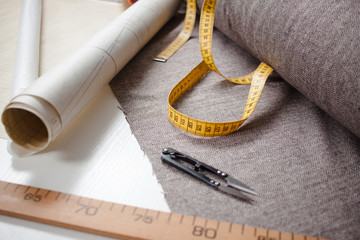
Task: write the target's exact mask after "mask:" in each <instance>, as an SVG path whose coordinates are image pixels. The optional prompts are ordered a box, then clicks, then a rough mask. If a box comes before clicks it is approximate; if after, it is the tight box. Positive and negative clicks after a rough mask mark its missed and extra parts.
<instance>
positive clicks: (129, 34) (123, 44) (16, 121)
mask: <svg viewBox="0 0 360 240" xmlns="http://www.w3.org/2000/svg"><path fill="white" fill-rule="evenodd" d="M179 4H180V0H167V1H163V0H141V1H138V2H137V3H136V4H134V5H132V6H131V7H129V8H128V9H127V10H126V11H124V12H123V13H122V14H121V15H120V16H119V17H118V18H116V19H115V20H114V21H113V22H112V23H110V24H109V25H108V26H106V27H105V28H104V29H103V30H101V31H100V32H99V33H97V34H96V35H95V36H94V37H93V38H92V39H90V40H89V41H88V42H87V43H85V45H84V46H82V47H81V48H80V49H78V50H77V51H76V52H74V53H73V54H71V55H70V56H69V57H68V58H67V59H65V60H64V61H62V62H61V63H60V64H58V65H57V66H56V67H54V68H53V69H51V70H50V71H49V72H47V73H45V74H44V75H43V76H41V77H40V78H38V79H37V80H36V81H35V82H34V83H33V84H32V85H31V86H30V87H29V88H27V89H26V90H24V91H23V92H21V93H20V94H18V95H17V96H15V97H14V98H13V99H12V100H11V102H10V103H9V104H8V105H7V107H6V108H5V110H4V112H3V114H2V122H3V123H4V125H5V128H6V131H7V133H8V135H9V136H10V138H11V139H12V141H13V142H14V143H15V144H17V145H19V146H21V147H23V148H26V149H28V150H30V151H33V152H38V151H41V150H43V149H45V148H46V147H47V146H48V145H49V144H50V143H51V142H52V141H53V140H54V139H55V138H56V137H57V136H58V135H59V133H60V132H61V131H62V130H63V129H64V128H65V127H66V126H67V125H68V124H69V123H70V121H71V120H72V119H74V118H75V116H77V115H78V113H79V112H80V111H81V110H82V109H83V108H84V107H85V106H86V105H87V104H88V103H89V102H90V101H91V100H92V99H93V98H94V97H95V96H96V94H97V93H98V92H99V91H100V90H101V89H102V88H103V87H104V86H105V85H106V84H107V83H108V82H109V81H110V80H111V79H112V78H113V77H114V76H115V75H116V74H117V73H118V72H119V71H120V70H121V69H122V68H123V67H124V65H125V64H126V63H127V62H128V61H129V60H130V59H131V58H132V57H133V56H135V54H136V53H137V52H138V51H139V50H140V49H141V48H142V47H143V46H144V45H145V44H146V43H147V42H148V41H149V40H150V39H151V37H152V36H154V35H155V33H156V32H157V31H158V30H160V28H161V27H162V26H163V25H164V24H165V23H166V22H167V21H168V20H169V19H170V17H171V16H172V15H173V14H174V13H175V11H176V9H177V7H178V6H179Z"/></svg>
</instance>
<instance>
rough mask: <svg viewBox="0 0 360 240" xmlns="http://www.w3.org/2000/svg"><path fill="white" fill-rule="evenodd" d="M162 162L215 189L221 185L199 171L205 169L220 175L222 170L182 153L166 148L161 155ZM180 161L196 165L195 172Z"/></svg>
mask: <svg viewBox="0 0 360 240" xmlns="http://www.w3.org/2000/svg"><path fill="white" fill-rule="evenodd" d="M176 159H178V160H176ZM161 160H162V161H163V162H165V163H168V164H170V165H172V166H173V167H176V168H177V169H179V170H181V171H183V172H185V173H187V174H190V175H192V176H193V177H196V178H198V179H199V180H201V181H203V182H205V183H207V184H209V185H211V186H213V187H219V186H220V183H218V182H216V181H214V180H213V179H211V178H209V177H207V176H205V175H204V174H201V173H199V172H198V171H199V169H203V170H207V171H209V172H212V173H214V174H218V171H220V170H218V169H216V168H213V167H211V166H209V165H207V164H205V163H203V162H200V161H198V160H196V159H193V158H191V157H189V156H186V155H185V154H182V153H181V152H178V151H176V150H175V149H172V148H164V149H163V150H162V153H161ZM179 160H181V161H184V162H187V163H189V164H191V165H194V167H195V170H194V169H191V168H189V167H187V166H185V165H184V164H182V163H181V162H179ZM220 172H221V171H220Z"/></svg>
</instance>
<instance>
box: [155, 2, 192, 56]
mask: <svg viewBox="0 0 360 240" xmlns="http://www.w3.org/2000/svg"><path fill="white" fill-rule="evenodd" d="M195 20H196V0H188V1H187V8H186V14H185V20H184V26H183V28H182V29H181V31H180V33H179V35H178V36H177V37H176V38H175V40H174V41H172V42H171V43H170V45H169V46H168V47H167V48H165V49H164V50H163V51H162V52H160V53H159V54H158V55H157V56H156V57H154V58H153V59H154V60H155V61H158V62H166V61H167V60H168V59H169V58H170V57H171V56H172V55H173V54H174V53H175V52H176V51H177V50H179V48H181V46H182V45H184V44H185V42H186V41H187V40H188V39H189V38H190V36H191V33H192V31H193V29H194V25H195Z"/></svg>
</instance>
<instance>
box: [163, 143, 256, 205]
mask: <svg viewBox="0 0 360 240" xmlns="http://www.w3.org/2000/svg"><path fill="white" fill-rule="evenodd" d="M161 160H162V161H163V162H165V163H168V164H170V165H172V166H174V167H176V168H178V169H180V170H182V171H184V172H185V173H187V174H190V175H192V176H193V177H196V178H198V179H199V180H201V181H203V182H205V183H207V184H209V185H211V186H213V187H215V188H217V189H219V190H221V191H224V192H226V193H228V194H231V195H233V196H235V197H239V198H242V199H244V200H250V199H249V198H248V197H247V196H246V195H244V194H243V193H242V192H241V191H243V192H247V193H250V194H253V195H258V194H257V193H256V192H255V191H254V190H253V189H251V188H250V187H248V186H247V185H245V184H244V183H242V182H240V181H239V180H237V179H235V178H233V177H231V176H229V175H228V174H226V173H225V172H223V171H221V170H219V169H216V168H214V167H212V166H210V165H207V164H206V163H203V162H201V161H199V160H196V159H194V158H192V157H190V156H187V155H185V154H183V153H181V152H179V151H177V150H175V149H173V148H164V149H163V150H162V154H161ZM181 161H184V162H186V163H189V164H191V165H193V166H194V169H191V168H189V167H187V166H185V165H184V164H183V163H181ZM200 170H203V171H207V172H210V173H212V174H215V175H217V176H218V177H220V178H222V179H224V180H225V181H226V184H227V186H225V185H222V184H221V183H219V182H217V181H215V180H213V179H211V178H209V177H207V176H206V175H204V174H202V173H200V172H199V171H200Z"/></svg>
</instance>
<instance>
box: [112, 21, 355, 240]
mask: <svg viewBox="0 0 360 240" xmlns="http://www.w3.org/2000/svg"><path fill="white" fill-rule="evenodd" d="M182 19H183V17H181V16H180V17H177V18H175V19H173V20H172V21H171V22H170V23H169V24H168V25H166V26H165V28H164V29H162V31H161V32H160V33H159V34H158V35H157V36H156V37H155V38H154V39H153V40H152V41H151V42H150V43H149V44H148V45H147V46H146V47H145V48H144V49H143V50H142V51H141V52H139V54H138V55H137V56H136V57H135V58H134V59H133V60H132V61H131V62H129V63H128V64H127V66H126V67H125V68H124V69H123V70H122V71H121V72H120V73H119V74H118V75H117V76H116V77H115V79H114V80H113V81H112V82H111V87H112V89H113V90H114V92H115V93H116V96H117V98H118V100H119V102H120V104H121V106H122V108H123V110H124V111H125V113H126V114H127V119H128V121H129V123H130V126H131V128H132V132H133V133H134V135H135V136H136V138H137V139H138V141H139V143H140V146H141V147H142V149H143V150H144V151H145V153H146V154H147V155H148V157H149V159H150V161H151V162H152V165H153V169H154V172H155V174H156V176H157V178H158V180H159V182H160V183H161V185H162V186H163V189H164V192H165V197H166V200H167V202H168V204H169V206H170V208H171V210H172V211H173V212H177V213H182V214H189V215H196V216H200V217H207V218H211V219H216V220H221V221H229V222H236V223H241V224H248V225H252V226H256V227H263V228H271V229H276V230H281V231H287V232H294V233H298V234H306V235H312V236H317V237H324V238H330V239H339V240H342V239H343V240H349V239H354V240H355V239H360V228H359V226H360V205H359V202H360V140H359V138H357V137H356V136H355V135H354V134H352V133H351V132H350V131H348V130H347V129H345V128H344V127H343V126H342V125H341V124H339V123H338V122H337V121H335V120H334V119H333V118H331V117H330V116H329V115H328V114H326V113H325V112H324V111H322V110H321V109H320V108H318V107H317V106H316V105H315V104H313V103H312V102H311V101H310V100H308V98H306V97H304V96H303V95H302V94H301V93H300V92H298V91H297V90H296V89H295V88H293V87H291V86H290V85H289V84H288V83H287V82H286V81H284V80H283V79H281V78H280V77H279V76H278V75H277V74H276V73H274V74H272V75H271V77H270V79H269V80H268V81H267V83H266V85H265V88H264V92H263V94H262V96H261V97H260V101H259V103H258V105H257V107H256V109H255V111H254V113H253V115H252V116H251V117H250V118H249V119H248V120H247V121H246V122H245V124H244V126H243V127H242V128H241V129H240V130H239V131H237V132H235V133H233V134H230V135H227V136H223V137H217V138H200V137H194V136H192V135H189V134H187V133H185V132H182V131H181V130H179V129H177V128H175V127H174V126H172V125H171V123H170V122H169V121H168V117H167V113H168V111H167V97H168V94H169V92H170V90H171V88H172V87H173V86H174V85H175V84H176V83H177V82H178V81H180V79H181V78H183V77H184V76H185V75H186V74H187V73H189V71H190V70H191V69H192V68H193V67H195V66H196V65H197V64H198V63H200V61H201V60H202V58H201V55H200V49H199V42H198V41H199V39H198V32H197V31H198V27H197V26H196V29H195V30H194V33H193V35H192V38H191V39H190V40H189V41H188V42H187V43H186V44H185V45H184V47H183V48H181V49H180V50H179V51H178V52H177V53H176V54H175V55H174V56H173V57H172V58H171V59H170V60H169V61H168V62H166V63H165V64H163V63H158V62H154V61H152V57H154V56H155V55H156V54H157V53H158V52H159V51H160V50H162V49H163V48H164V47H165V46H167V45H168V44H169V43H170V42H171V40H173V39H174V38H175V36H176V35H177V34H178V33H179V31H180V29H181V27H182V25H181V23H182ZM214 60H215V62H216V64H217V66H218V67H219V69H220V71H221V72H223V73H224V74H225V75H226V76H231V77H236V76H240V75H242V74H246V73H249V72H250V71H252V70H254V69H255V68H256V67H257V65H258V63H259V60H258V59H256V58H254V57H252V56H251V55H250V54H249V53H247V52H246V51H244V50H243V49H242V48H240V47H239V46H238V44H236V43H234V42H233V41H232V40H230V39H229V38H227V37H226V36H225V35H223V34H222V33H221V32H219V31H217V30H215V32H214ZM248 91H249V86H248V85H245V86H243V85H236V84H232V83H230V82H228V81H226V80H224V79H222V78H220V77H219V76H218V75H216V74H215V73H209V74H208V75H207V76H206V77H205V78H203V79H202V80H200V82H199V83H198V84H197V85H195V86H194V88H193V89H191V90H190V91H189V92H187V93H186V95H185V96H183V98H180V99H179V100H178V102H177V103H176V108H177V109H178V110H179V111H181V112H183V113H185V114H187V115H190V116H192V117H197V118H200V119H203V120H208V121H231V120H237V119H241V116H242V110H243V108H244V103H245V100H246V97H247V94H248ZM119 137H121V136H119ZM164 147H172V148H175V149H177V150H179V151H181V152H184V153H186V154H188V155H190V156H192V157H195V158H197V159H199V160H200V161H203V162H206V163H208V164H210V165H212V166H214V167H216V168H219V169H222V170H224V171H225V172H227V173H229V174H230V175H231V176H233V177H235V178H237V179H239V180H240V181H242V182H244V183H246V184H247V185H249V186H250V187H252V188H253V189H255V190H256V191H257V192H258V193H259V194H260V196H259V197H254V200H255V202H254V203H253V204H247V203H244V202H243V201H240V200H238V199H235V198H233V197H230V196H228V195H226V194H222V193H220V192H218V191H216V190H215V189H213V188H211V187H209V186H207V185H205V184H203V183H202V182H200V181H197V180H195V179H193V178H191V177H189V176H188V175H186V174H184V173H183V172H181V171H179V170H177V169H174V168H173V167H169V166H168V165H164V164H163V163H162V162H161V160H160V156H161V149H162V148H164ZM199 224H201V223H199Z"/></svg>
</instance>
